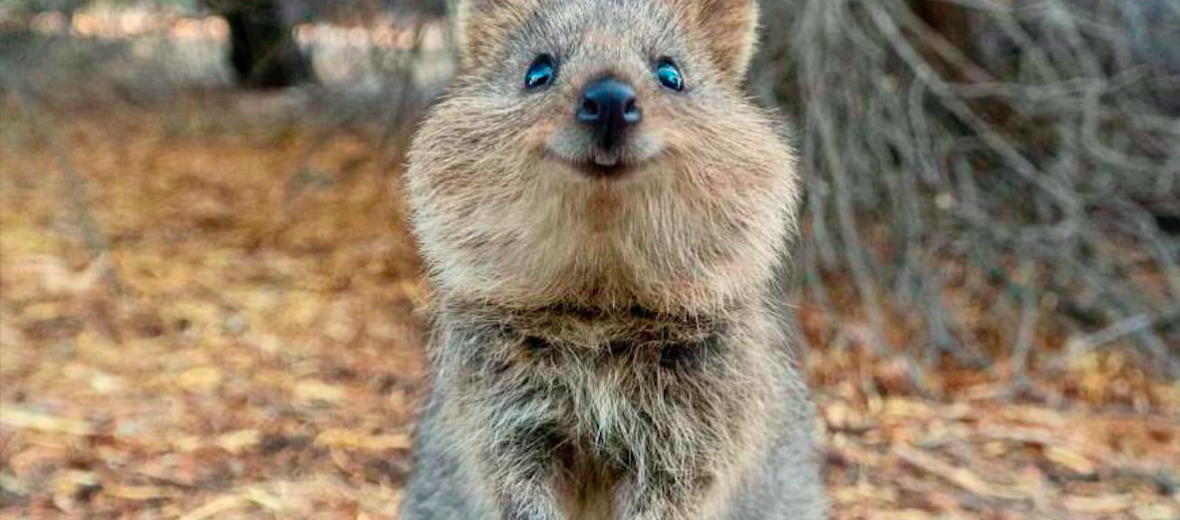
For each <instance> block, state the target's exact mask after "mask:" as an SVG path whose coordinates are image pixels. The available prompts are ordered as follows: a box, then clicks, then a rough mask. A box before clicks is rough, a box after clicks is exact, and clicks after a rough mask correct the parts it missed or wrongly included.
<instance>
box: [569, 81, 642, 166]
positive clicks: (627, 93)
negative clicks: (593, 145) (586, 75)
mask: <svg viewBox="0 0 1180 520" xmlns="http://www.w3.org/2000/svg"><path fill="white" fill-rule="evenodd" d="M577 116H578V121H581V122H582V123H584V124H586V125H588V126H590V127H591V128H592V129H593V130H594V134H595V137H596V138H597V140H598V144H599V146H601V147H603V148H604V149H607V150H610V149H612V148H614V147H615V146H617V145H618V144H619V142H620V141H621V140H622V137H623V134H624V133H626V130H627V128H628V127H630V126H632V125H635V124H637V123H639V121H641V120H642V119H643V116H642V115H641V114H640V113H639V107H638V106H637V105H636V103H635V91H634V90H632V89H631V86H630V85H627V84H626V83H623V82H621V81H619V80H617V79H613V78H606V79H600V80H598V81H595V82H594V83H591V84H590V85H589V86H587V87H586V91H585V92H583V93H582V105H581V106H580V107H578V112H577Z"/></svg>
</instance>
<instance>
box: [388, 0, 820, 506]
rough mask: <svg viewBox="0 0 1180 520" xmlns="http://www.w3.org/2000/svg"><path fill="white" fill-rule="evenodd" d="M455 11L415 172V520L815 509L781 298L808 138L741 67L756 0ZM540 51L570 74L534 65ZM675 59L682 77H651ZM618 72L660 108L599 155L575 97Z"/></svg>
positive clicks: (803, 410)
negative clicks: (547, 74) (537, 82)
mask: <svg viewBox="0 0 1180 520" xmlns="http://www.w3.org/2000/svg"><path fill="white" fill-rule="evenodd" d="M459 12H460V16H459V18H460V33H461V53H462V54H461V65H460V73H459V76H458V78H457V79H456V81H455V84H454V85H453V87H452V90H451V92H450V93H449V95H448V96H447V97H446V98H445V99H444V100H442V101H441V102H440V103H439V105H438V106H437V107H436V108H435V109H434V110H433V112H432V113H431V115H430V116H429V117H428V118H427V119H426V121H425V122H424V123H423V125H422V128H421V129H420V131H419V133H418V135H417V136H416V138H415V140H414V145H413V147H412V150H411V153H410V162H409V171H408V174H407V186H408V194H409V198H410V200H411V205H412V207H413V210H414V229H415V232H416V235H417V237H418V239H419V241H420V245H421V249H422V252H423V255H424V256H425V258H426V260H427V263H428V265H429V268H430V273H431V278H432V281H433V283H434V285H435V288H436V296H437V301H436V304H435V308H434V309H433V329H432V330H433V332H432V338H431V341H430V347H429V349H430V356H431V367H432V378H431V389H430V395H429V397H428V399H427V402H426V404H425V406H424V411H423V415H422V419H421V421H420V424H419V426H418V430H417V432H416V436H415V439H416V440H415V465H414V471H413V475H412V476H411V479H410V482H409V484H408V489H407V492H406V496H405V501H404V504H403V507H402V510H401V519H402V520H460V519H463V520H468V519H503V520H565V519H568V520H591V519H602V520H606V519H620V520H622V519H626V520H698V519H717V520H739V519H748V520H753V519H791V520H814V519H821V518H823V517H824V506H823V502H822V499H821V491H820V489H821V486H820V482H819V477H818V469H817V464H816V461H815V460H814V454H813V451H814V448H813V445H812V441H811V440H810V434H809V431H810V429H811V425H812V415H811V410H810V407H809V405H808V404H807V396H806V391H805V389H804V387H803V385H802V382H801V380H800V377H799V375H798V374H797V373H796V371H795V369H794V368H793V366H794V365H793V363H792V360H791V355H790V348H789V338H788V336H787V334H786V331H785V327H784V326H783V320H782V319H781V318H782V317H781V316H779V315H778V313H777V312H776V305H775V304H774V302H775V301H776V300H777V298H779V297H780V295H779V293H777V292H776V291H775V290H774V286H775V284H774V283H773V282H774V279H775V273H776V272H778V270H779V268H780V267H781V266H782V264H783V263H784V262H785V261H786V260H787V259H788V254H787V253H788V251H787V245H788V242H789V239H790V238H791V236H792V235H793V234H794V227H795V214H796V205H797V200H798V184H797V179H796V174H795V167H794V164H795V162H794V159H793V156H792V154H791V152H790V149H789V148H788V147H787V146H786V145H785V144H784V142H783V140H782V138H781V132H780V131H779V129H778V128H777V127H776V125H775V124H774V123H773V122H772V120H771V118H770V117H769V116H768V115H767V114H766V113H764V112H763V111H762V110H760V109H758V108H756V107H755V106H754V105H752V104H751V103H750V102H749V101H748V100H747V98H746V97H745V95H743V94H742V90H741V88H742V76H743V75H744V73H745V71H746V68H747V66H748V63H749V60H750V55H751V53H752V52H753V42H754V40H755V32H756V31H755V23H756V22H755V21H756V19H757V7H756V3H755V2H754V0H466V1H464V2H462V3H461V4H460V9H459ZM542 54H548V55H551V56H553V58H554V61H555V62H556V64H557V74H556V77H555V78H554V79H553V80H552V82H551V83H550V84H548V85H547V86H545V87H544V88H542V89H537V90H529V89H526V88H524V86H523V77H524V74H525V71H526V70H527V69H528V68H529V67H530V63H532V62H534V60H536V59H537V56H539V55H542ZM669 59H670V60H674V62H675V63H676V64H677V65H678V66H679V68H680V70H681V71H682V73H683V78H684V81H685V88H684V89H683V91H678V92H673V91H671V90H669V89H668V88H666V85H665V86H661V84H660V82H658V81H657V80H656V79H655V77H654V76H653V67H654V64H655V63H662V61H661V60H669ZM604 77H610V78H615V79H617V80H619V81H621V82H624V83H626V84H628V85H630V86H631V87H632V88H633V89H634V93H635V98H636V100H637V103H638V105H639V106H640V107H641V109H642V116H643V119H642V122H641V123H639V124H638V125H637V126H636V127H635V128H633V129H631V130H629V131H628V132H629V133H628V134H627V141H626V144H625V146H623V147H621V148H620V149H619V150H615V151H611V152H610V153H611V154H613V155H612V156H611V157H610V158H608V159H603V157H606V155H605V154H606V153H607V152H604V151H602V150H597V149H594V148H593V147H594V145H593V144H592V143H593V141H592V140H590V139H589V138H587V136H586V135H585V132H586V129H585V128H584V125H582V126H580V125H579V124H578V123H577V122H576V121H574V117H573V115H572V114H573V113H574V110H575V108H576V107H577V106H578V103H579V99H581V96H582V95H583V94H582V93H583V91H584V89H585V88H586V85H587V84H588V83H591V82H593V81H596V80H599V79H601V78H604ZM616 160H617V164H616ZM589 163H595V164H609V165H610V166H611V168H612V169H611V170H610V173H609V174H606V175H603V174H601V173H602V172H601V171H600V170H594V169H593V168H591V169H587V167H586V165H587V164H589ZM616 166H617V167H616Z"/></svg>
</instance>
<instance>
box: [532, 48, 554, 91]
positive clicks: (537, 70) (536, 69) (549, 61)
mask: <svg viewBox="0 0 1180 520" xmlns="http://www.w3.org/2000/svg"><path fill="white" fill-rule="evenodd" d="M556 76H557V65H556V64H555V63H553V57H552V56H550V55H548V54H542V55H540V56H537V59H535V60H533V63H532V64H531V65H529V70H528V72H526V73H525V74H524V88H526V89H529V90H533V89H536V88H540V87H543V86H545V85H548V84H550V83H552V82H553V78H555V77H556Z"/></svg>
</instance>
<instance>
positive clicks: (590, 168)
mask: <svg viewBox="0 0 1180 520" xmlns="http://www.w3.org/2000/svg"><path fill="white" fill-rule="evenodd" d="M545 156H546V157H547V158H549V159H552V160H555V161H557V162H561V163H563V164H565V165H566V166H568V167H570V168H571V169H573V170H576V171H578V172H579V173H582V174H583V175H586V176H587V177H592V178H596V179H623V178H626V177H629V176H631V175H632V174H634V173H635V172H637V171H639V170H642V169H643V168H644V167H646V166H647V165H648V164H649V163H651V162H652V160H653V159H654V158H648V159H641V160H634V159H631V158H628V157H620V156H617V155H612V156H604V155H600V156H597V157H579V158H570V157H565V156H562V155H560V154H556V153H553V152H547V153H546V154H545Z"/></svg>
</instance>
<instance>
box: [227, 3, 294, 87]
mask: <svg viewBox="0 0 1180 520" xmlns="http://www.w3.org/2000/svg"><path fill="white" fill-rule="evenodd" d="M224 7H225V9H224V10H223V11H222V16H224V17H225V20H226V21H227V22H228V23H229V30H230V55H229V60H230V65H232V66H233V69H234V72H235V75H236V77H237V80H238V83H239V84H241V85H243V86H246V87H250V88H281V87H290V86H294V85H298V84H300V83H307V82H312V81H315V78H314V74H313V72H312V69H311V65H310V63H309V61H308V59H307V57H306V56H304V55H303V53H302V52H301V51H300V50H299V46H298V45H297V44H296V43H295V36H294V34H292V32H291V24H290V23H289V22H288V20H287V19H286V18H285V17H284V16H283V10H282V5H281V4H280V2H279V0H241V1H235V2H227V3H225V4H224Z"/></svg>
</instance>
